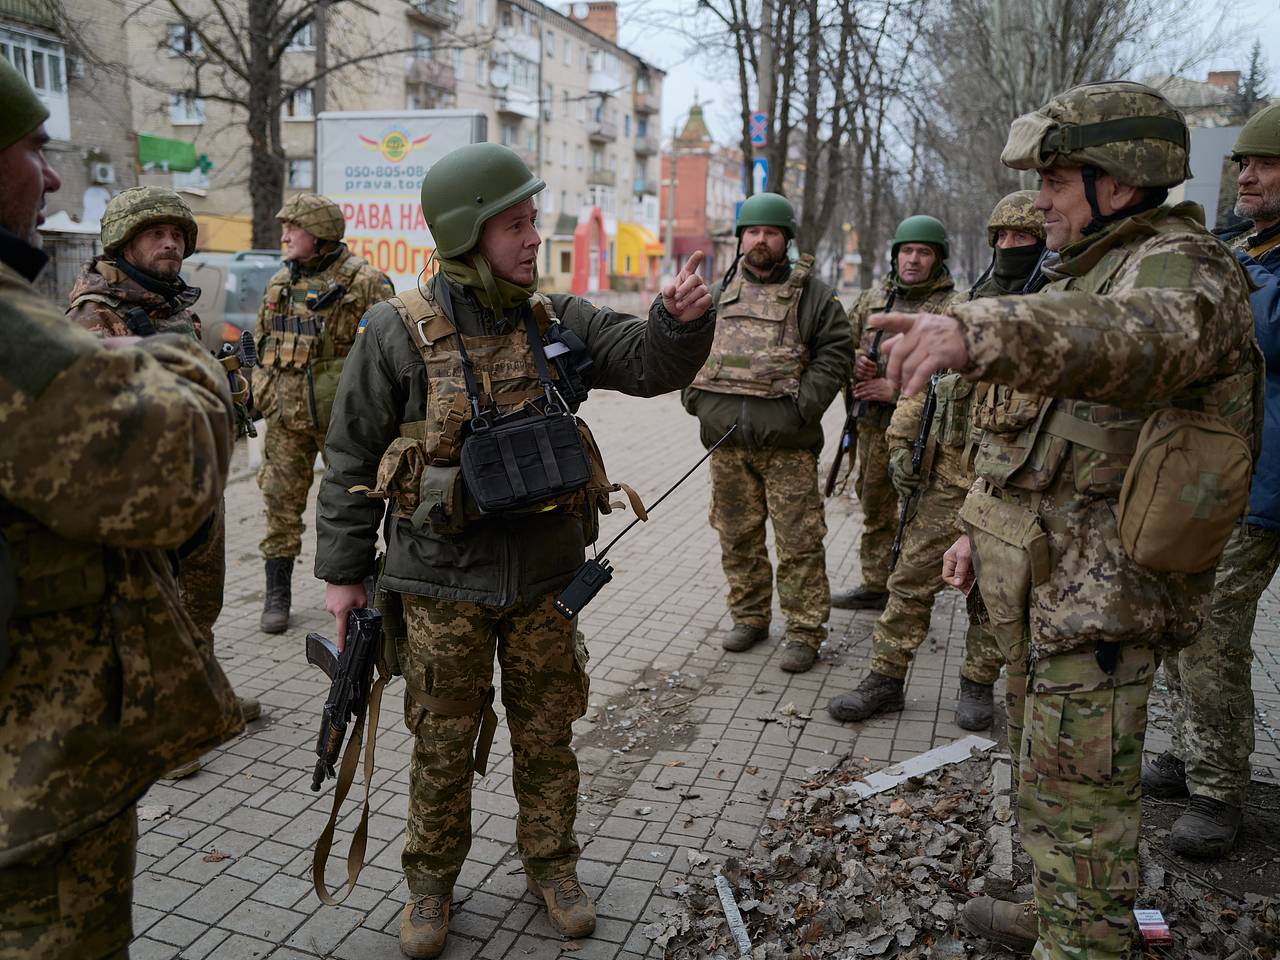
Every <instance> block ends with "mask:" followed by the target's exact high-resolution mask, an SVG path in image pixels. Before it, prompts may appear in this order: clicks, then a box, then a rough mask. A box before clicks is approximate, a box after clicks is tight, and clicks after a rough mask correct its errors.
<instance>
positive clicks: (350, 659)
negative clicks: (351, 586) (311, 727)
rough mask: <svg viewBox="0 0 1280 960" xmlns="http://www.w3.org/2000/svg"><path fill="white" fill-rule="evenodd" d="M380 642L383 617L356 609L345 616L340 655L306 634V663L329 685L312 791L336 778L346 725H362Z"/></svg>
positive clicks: (322, 640) (317, 636)
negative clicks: (328, 681) (331, 778)
mask: <svg viewBox="0 0 1280 960" xmlns="http://www.w3.org/2000/svg"><path fill="white" fill-rule="evenodd" d="M381 640H382V614H380V613H379V612H378V611H377V610H371V609H366V608H357V609H355V610H352V611H351V612H350V613H349V614H347V645H346V647H344V648H343V650H342V652H341V653H339V652H338V648H337V646H335V645H334V644H333V642H332V641H330V640H329V639H328V638H327V637H322V636H320V634H318V633H308V634H307V663H310V664H312V665H313V666H317V667H319V668H320V669H321V670H322V671H324V675H325V676H326V677H328V678H329V679H330V680H331V681H332V683H331V684H330V686H329V696H328V698H327V699H326V700H325V702H324V712H323V714H322V715H321V719H320V737H319V739H318V740H317V741H316V756H317V757H319V759H318V760H317V761H316V769H315V773H314V775H313V776H312V777H311V789H312V790H314V791H317V792H318V791H319V790H320V785H321V784H323V783H324V781H325V780H327V779H328V778H329V777H333V776H336V775H337V774H336V773H335V772H334V764H336V763H337V762H338V755H339V754H340V753H341V752H342V741H343V740H344V739H345V738H346V735H347V722H348V721H349V720H355V721H356V723H357V725H360V724H362V723H363V721H364V714H365V708H366V707H367V706H368V704H369V688H370V687H371V686H372V685H373V663H374V658H375V656H376V654H377V652H378V644H379V643H380V642H381Z"/></svg>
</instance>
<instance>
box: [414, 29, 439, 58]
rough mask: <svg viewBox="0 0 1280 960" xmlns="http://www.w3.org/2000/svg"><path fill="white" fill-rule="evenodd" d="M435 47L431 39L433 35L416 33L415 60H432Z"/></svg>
mask: <svg viewBox="0 0 1280 960" xmlns="http://www.w3.org/2000/svg"><path fill="white" fill-rule="evenodd" d="M433 46H434V41H433V40H432V39H431V34H429V33H422V32H421V31H417V30H415V31H414V34H413V58H414V59H415V60H430V59H431V50H432V48H433Z"/></svg>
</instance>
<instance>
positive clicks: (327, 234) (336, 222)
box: [276, 193, 347, 243]
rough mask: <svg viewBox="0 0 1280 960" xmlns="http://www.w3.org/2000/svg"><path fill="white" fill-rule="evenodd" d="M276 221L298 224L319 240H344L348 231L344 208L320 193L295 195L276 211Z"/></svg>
mask: <svg viewBox="0 0 1280 960" xmlns="http://www.w3.org/2000/svg"><path fill="white" fill-rule="evenodd" d="M276 219H277V220H279V221H281V222H282V223H296V224H297V225H298V226H300V227H301V228H302V229H303V230H305V231H307V233H309V234H311V235H312V236H313V237H315V238H316V239H317V240H332V241H334V242H335V243H336V242H338V241H339V240H341V239H342V237H343V235H344V234H345V233H346V231H347V219H346V217H344V216H343V215H342V208H341V207H340V206H338V205H337V204H336V203H334V202H333V201H332V200H330V199H329V198H328V197H322V196H321V195H320V194H318V193H295V194H294V195H293V196H292V197H290V198H289V199H288V200H286V201H285V202H284V206H283V207H281V208H280V209H279V210H278V211H276Z"/></svg>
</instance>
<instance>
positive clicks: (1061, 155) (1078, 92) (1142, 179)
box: [1000, 80, 1191, 187]
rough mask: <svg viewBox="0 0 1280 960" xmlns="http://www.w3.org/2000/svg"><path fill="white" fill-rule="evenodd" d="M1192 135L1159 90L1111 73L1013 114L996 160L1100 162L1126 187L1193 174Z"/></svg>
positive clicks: (1026, 165) (1036, 166)
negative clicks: (1014, 117) (1031, 110)
mask: <svg viewBox="0 0 1280 960" xmlns="http://www.w3.org/2000/svg"><path fill="white" fill-rule="evenodd" d="M1189 143H1190V135H1189V133H1188V131H1187V123H1186V120H1184V119H1183V116H1182V114H1181V113H1180V112H1178V110H1177V109H1176V108H1175V107H1174V106H1173V104H1171V103H1170V102H1169V101H1168V100H1166V99H1165V98H1164V96H1163V95H1162V94H1160V93H1158V92H1157V91H1155V90H1153V89H1151V88H1150V87H1146V86H1143V85H1142V84H1140V83H1130V82H1127V81H1121V80H1109V81H1106V82H1103V83H1086V84H1082V85H1081V86H1078V87H1072V88H1071V89H1070V90H1068V91H1066V92H1065V93H1060V94H1058V95H1057V96H1056V97H1054V98H1053V99H1052V100H1050V101H1049V102H1048V103H1046V104H1045V105H1044V106H1043V107H1041V108H1040V109H1039V110H1037V111H1035V112H1034V113H1027V114H1023V115H1022V116H1021V117H1019V118H1018V119H1017V120H1015V121H1013V125H1012V126H1011V127H1010V128H1009V140H1008V142H1007V143H1006V144H1005V147H1004V152H1003V153H1001V154H1000V162H1001V163H1003V164H1004V165H1005V166H1007V167H1012V168H1013V169H1015V170H1046V169H1048V168H1049V167H1052V166H1054V165H1055V164H1063V165H1066V166H1072V167H1097V168H1098V169H1100V170H1102V171H1104V172H1106V173H1109V174H1111V176H1113V177H1115V178H1116V180H1118V181H1120V182H1121V183H1123V184H1127V185H1128V186H1131V187H1172V186H1174V185H1175V184H1179V183H1181V182H1182V181H1183V180H1186V179H1187V178H1188V177H1190V176H1191V169H1190V167H1189V166H1188V165H1187V158H1188V153H1189V151H1188V144H1189Z"/></svg>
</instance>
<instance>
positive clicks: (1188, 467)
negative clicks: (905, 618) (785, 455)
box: [872, 81, 1262, 960]
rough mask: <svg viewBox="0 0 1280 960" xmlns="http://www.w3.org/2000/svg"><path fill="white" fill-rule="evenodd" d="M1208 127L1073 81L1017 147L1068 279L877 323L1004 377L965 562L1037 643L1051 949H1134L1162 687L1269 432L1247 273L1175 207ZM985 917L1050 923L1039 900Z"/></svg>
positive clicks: (928, 362) (1040, 856)
mask: <svg viewBox="0 0 1280 960" xmlns="http://www.w3.org/2000/svg"><path fill="white" fill-rule="evenodd" d="M1187 143H1188V132H1187V127H1186V123H1185V122H1184V120H1183V118H1182V115H1181V114H1180V113H1179V112H1178V111H1177V110H1176V109H1174V108H1173V106H1172V105H1170V104H1169V102H1168V101H1167V100H1166V99H1165V98H1164V97H1163V96H1161V95H1160V94H1159V93H1157V92H1156V91H1154V90H1152V89H1150V88H1148V87H1144V86H1142V85H1141V84H1136V83H1126V82H1119V81H1114V82H1105V83H1095V84H1086V85H1083V86H1079V87H1074V88H1072V89H1071V90H1068V91H1066V92H1065V93H1062V94H1059V95H1058V96H1056V97H1054V98H1053V99H1052V100H1050V101H1049V102H1048V103H1047V104H1046V105H1045V106H1044V107H1042V108H1040V110H1038V111H1036V112H1035V113H1032V114H1028V115H1026V116H1023V117H1020V118H1018V119H1017V120H1016V121H1014V123H1013V126H1012V128H1011V129H1010V133H1009V141H1008V143H1007V145H1006V146H1005V149H1004V153H1003V154H1002V157H1001V159H1002V160H1003V162H1004V163H1005V164H1006V165H1008V166H1010V167H1013V168H1015V169H1035V170H1037V171H1038V172H1039V174H1040V178H1041V187H1040V193H1039V195H1038V197H1037V200H1036V205H1037V206H1038V207H1039V208H1040V209H1041V210H1043V211H1044V212H1045V233H1046V237H1047V244H1048V247H1049V249H1050V250H1053V251H1055V252H1056V253H1057V254H1058V256H1057V259H1056V261H1055V262H1054V263H1053V264H1052V265H1048V264H1046V265H1045V267H1044V268H1043V269H1044V270H1045V272H1046V275H1047V276H1048V278H1049V279H1050V281H1051V282H1050V284H1049V286H1048V287H1047V289H1046V291H1045V292H1043V293H1041V294H1037V295H1034V296H1024V297H994V298H989V299H984V300H975V301H973V302H971V303H966V304H959V305H955V306H952V307H951V308H950V309H949V311H948V315H947V316H938V315H933V314H916V315H915V316H913V317H906V316H901V315H890V316H888V317H884V318H876V319H874V320H873V321H872V323H873V325H877V326H880V327H883V328H884V329H886V330H890V331H892V332H898V333H902V334H903V335H902V336H900V337H895V338H894V340H893V341H892V342H890V344H889V349H890V355H889V367H888V376H889V379H890V381H891V382H893V383H895V384H901V385H902V389H903V391H904V392H905V393H908V394H911V393H915V392H917V391H919V390H920V389H921V388H922V387H923V386H924V385H925V384H926V383H927V382H928V379H929V377H930V375H931V374H932V372H933V371H935V370H938V369H942V368H944V367H950V368H952V369H955V370H960V371H962V372H963V374H964V376H965V377H966V378H967V379H970V380H988V381H991V382H993V383H996V384H1000V385H1001V386H1000V387H999V389H995V390H991V391H989V392H988V394H987V396H986V397H985V398H984V400H983V402H982V403H980V404H979V405H978V407H977V409H976V411H975V425H976V427H977V428H978V429H980V430H982V431H983V432H982V440H981V444H980V446H979V448H978V453H977V457H976V460H975V470H976V473H977V475H978V480H977V482H976V483H975V484H974V489H973V490H972V491H971V492H970V494H969V496H968V498H967V499H966V501H965V505H964V507H963V508H962V509H961V511H960V519H961V520H962V521H963V523H964V529H965V530H966V531H967V533H966V535H965V536H964V537H962V538H961V539H960V540H959V541H957V542H956V544H955V545H954V546H953V547H952V548H951V550H949V551H948V552H947V556H946V558H945V560H944V567H943V575H944V577H945V579H946V580H947V582H948V583H951V584H953V585H955V586H958V587H961V588H967V587H968V586H970V585H971V583H972V581H973V578H974V574H975V571H976V576H977V582H978V585H979V587H980V588H981V590H982V598H983V601H984V602H985V603H986V605H987V609H988V611H989V612H990V617H991V623H992V626H993V629H995V630H996V631H997V632H998V633H999V632H1001V631H1008V632H1009V635H1012V633H1013V632H1014V631H1016V630H1026V631H1027V633H1028V636H1029V639H1030V662H1031V669H1030V677H1029V680H1028V690H1027V702H1026V711H1025V728H1026V731H1027V735H1026V737H1025V738H1024V740H1023V743H1024V746H1023V749H1022V756H1021V758H1020V762H1019V779H1020V792H1019V806H1018V823H1019V827H1020V831H1021V838H1022V844H1023V846H1024V847H1025V848H1026V850H1027V852H1028V853H1029V854H1030V856H1031V859H1032V861H1033V864H1034V867H1035V869H1034V877H1035V894H1036V909H1037V912H1038V914H1039V929H1038V937H1039V939H1038V943H1037V945H1036V946H1035V956H1036V957H1039V958H1042V960H1043V958H1054V960H1058V958H1067V957H1071V958H1077V957H1085V956H1088V957H1089V958H1091V960H1093V958H1098V960H1105V958H1111V957H1116V958H1119V957H1127V956H1128V955H1129V951H1130V944H1131V940H1132V936H1133V916H1132V911H1133V905H1134V898H1135V896H1136V894H1137V887H1138V827H1139V819H1140V796H1141V788H1140V784H1139V774H1140V769H1141V760H1142V741H1143V736H1144V734H1145V732H1146V723H1147V696H1148V694H1149V692H1150V689H1151V681H1152V677H1153V675H1154V673H1155V668H1156V664H1157V662H1158V661H1159V659H1160V658H1161V657H1162V656H1165V655H1167V654H1169V653H1172V652H1173V651H1175V650H1176V649H1177V648H1178V647H1180V646H1184V645H1186V644H1187V643H1188V642H1189V641H1190V640H1191V639H1192V638H1193V637H1194V635H1195V632H1196V631H1197V630H1198V629H1199V628H1200V626H1201V623H1202V619H1203V615H1204V613H1205V611H1206V610H1207V602H1206V601H1207V600H1208V597H1209V592H1210V590H1211V588H1212V586H1213V568H1214V566H1215V565H1216V563H1217V560H1218V558H1219V557H1220V556H1221V552H1222V547H1223V545H1224V544H1225V543H1226V540H1227V538H1228V537H1229V536H1230V533H1231V530H1232V527H1233V525H1234V524H1235V522H1236V520H1237V519H1238V517H1239V516H1240V514H1241V512H1242V511H1243V509H1244V506H1245V504H1246V502H1247V499H1248V482H1249V473H1250V470H1251V467H1252V450H1251V446H1252V443H1253V441H1254V440H1255V439H1257V440H1260V439H1261V438H1260V437H1258V438H1255V435H1254V422H1255V421H1254V418H1255V415H1260V411H1256V410H1255V404H1254V390H1255V386H1256V383H1257V378H1258V377H1259V376H1261V362H1262V361H1261V357H1259V356H1258V354H1257V347H1256V346H1255V345H1254V342H1253V320H1252V317H1251V315H1250V312H1249V297H1248V280H1247V277H1246V276H1245V273H1244V270H1243V268H1241V266H1240V265H1239V264H1238V263H1237V262H1236V260H1235V258H1234V257H1232V256H1231V254H1230V253H1229V252H1228V251H1227V250H1226V248H1225V247H1224V246H1222V244H1220V243H1219V242H1218V241H1217V240H1215V239H1214V238H1213V237H1212V236H1211V235H1210V234H1209V233H1208V232H1207V231H1206V230H1205V229H1204V227H1203V226H1202V223H1203V219H1202V216H1203V215H1202V211H1201V210H1200V208H1199V207H1197V206H1196V205H1195V204H1189V203H1184V204H1179V205H1177V206H1174V207H1169V206H1163V205H1162V204H1163V203H1164V200H1165V199H1166V197H1167V196H1168V188H1169V187H1171V186H1174V185H1175V184H1178V183H1180V182H1181V181H1183V180H1184V179H1185V178H1186V177H1187V175H1188V171H1187ZM1032 391H1034V392H1032ZM964 919H965V923H966V926H968V927H969V928H970V929H977V930H979V931H981V932H982V933H983V934H984V935H987V936H990V937H993V938H997V939H1000V940H1001V942H1005V943H1012V942H1015V941H1021V942H1022V943H1023V944H1024V945H1025V943H1026V940H1027V937H1028V934H1029V931H1028V929H1027V927H1028V920H1029V918H1028V917H1027V914H1026V912H1025V911H1023V910H1022V909H1021V908H1020V907H1019V906H1018V905H1016V904H1006V903H999V902H997V901H993V900H990V899H988V898H981V899H979V900H976V901H972V902H970V903H969V904H966V907H965V912H964Z"/></svg>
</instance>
